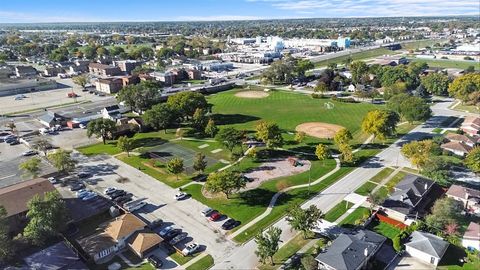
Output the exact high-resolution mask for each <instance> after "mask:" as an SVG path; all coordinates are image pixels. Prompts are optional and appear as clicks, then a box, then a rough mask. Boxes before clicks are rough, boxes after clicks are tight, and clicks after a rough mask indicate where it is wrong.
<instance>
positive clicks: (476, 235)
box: [462, 222, 480, 251]
mask: <svg viewBox="0 0 480 270" xmlns="http://www.w3.org/2000/svg"><path fill="white" fill-rule="evenodd" d="M462 246H464V247H465V248H468V249H476V250H479V251H480V224H478V223H475V222H470V224H469V225H468V227H467V230H466V231H465V233H464V234H463V238H462Z"/></svg>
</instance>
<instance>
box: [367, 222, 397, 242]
mask: <svg viewBox="0 0 480 270" xmlns="http://www.w3.org/2000/svg"><path fill="white" fill-rule="evenodd" d="M373 231H375V232H377V233H379V234H381V235H383V236H385V237H387V238H388V239H390V240H393V238H395V236H397V235H399V234H400V233H401V232H402V230H401V229H399V228H396V227H394V226H392V225H390V224H388V223H385V222H378V224H376V225H375V226H373Z"/></svg>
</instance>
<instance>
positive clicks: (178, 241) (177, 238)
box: [168, 232, 188, 246]
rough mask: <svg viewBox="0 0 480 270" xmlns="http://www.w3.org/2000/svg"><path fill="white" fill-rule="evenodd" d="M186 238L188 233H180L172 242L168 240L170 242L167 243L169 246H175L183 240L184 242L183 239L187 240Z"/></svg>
mask: <svg viewBox="0 0 480 270" xmlns="http://www.w3.org/2000/svg"><path fill="white" fill-rule="evenodd" d="M187 236H188V233H186V232H182V233H180V234H179V235H177V236H175V237H174V238H173V239H172V240H170V242H168V243H169V244H170V245H172V246H173V245H176V244H178V243H180V242H182V241H183V240H185V238H187Z"/></svg>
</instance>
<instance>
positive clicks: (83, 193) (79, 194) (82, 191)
mask: <svg viewBox="0 0 480 270" xmlns="http://www.w3.org/2000/svg"><path fill="white" fill-rule="evenodd" d="M89 192H90V191H89V190H87V189H80V190H79V191H77V192H75V196H77V198H83V197H85V196H86V195H88V194H89Z"/></svg>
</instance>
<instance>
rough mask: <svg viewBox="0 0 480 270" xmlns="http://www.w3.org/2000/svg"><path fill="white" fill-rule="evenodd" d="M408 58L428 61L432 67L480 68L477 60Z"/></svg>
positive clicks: (421, 61) (416, 60)
mask: <svg viewBox="0 0 480 270" xmlns="http://www.w3.org/2000/svg"><path fill="white" fill-rule="evenodd" d="M408 60H409V61H411V62H418V63H426V64H427V65H428V66H429V67H431V68H432V67H434V68H458V69H467V68H468V67H470V66H473V67H474V68H475V70H480V64H479V63H478V62H475V61H465V60H448V59H420V58H409V59H408Z"/></svg>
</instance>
